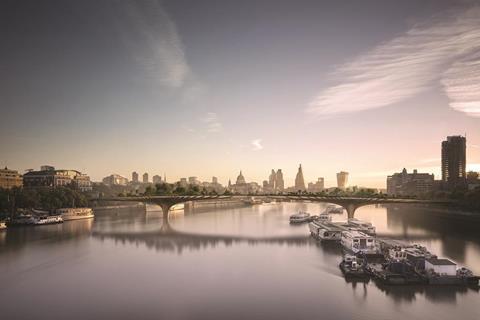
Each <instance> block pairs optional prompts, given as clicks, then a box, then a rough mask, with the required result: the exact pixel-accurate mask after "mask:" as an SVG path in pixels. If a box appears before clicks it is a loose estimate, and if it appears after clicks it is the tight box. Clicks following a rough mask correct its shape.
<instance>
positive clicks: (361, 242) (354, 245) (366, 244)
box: [341, 231, 377, 254]
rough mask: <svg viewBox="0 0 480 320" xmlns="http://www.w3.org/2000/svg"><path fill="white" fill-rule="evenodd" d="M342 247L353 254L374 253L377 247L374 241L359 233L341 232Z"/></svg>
mask: <svg viewBox="0 0 480 320" xmlns="http://www.w3.org/2000/svg"><path fill="white" fill-rule="evenodd" d="M341 243H342V246H343V247H344V248H345V249H346V250H349V251H352V252H353V253H359V252H363V253H368V254H370V253H376V252H377V246H376V242H375V239H374V238H373V237H371V236H369V235H368V234H366V233H363V232H360V231H343V232H342V239H341Z"/></svg>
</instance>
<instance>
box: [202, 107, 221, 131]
mask: <svg viewBox="0 0 480 320" xmlns="http://www.w3.org/2000/svg"><path fill="white" fill-rule="evenodd" d="M202 121H203V122H205V123H206V126H207V132H212V133H213V132H221V131H222V130H223V125H222V123H221V122H220V119H219V118H218V115H217V114H216V113H215V112H208V113H207V115H206V116H205V117H204V118H203V119H202Z"/></svg>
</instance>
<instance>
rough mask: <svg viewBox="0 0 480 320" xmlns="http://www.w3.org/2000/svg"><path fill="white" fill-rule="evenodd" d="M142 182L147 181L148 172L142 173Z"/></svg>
mask: <svg viewBox="0 0 480 320" xmlns="http://www.w3.org/2000/svg"><path fill="white" fill-rule="evenodd" d="M143 183H148V173H146V172H145V173H144V174H143Z"/></svg>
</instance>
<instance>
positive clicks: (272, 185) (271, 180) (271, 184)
mask: <svg viewBox="0 0 480 320" xmlns="http://www.w3.org/2000/svg"><path fill="white" fill-rule="evenodd" d="M276 185H277V174H276V173H275V170H273V169H272V173H270V176H269V177H268V187H269V189H270V190H271V191H274V190H275V188H276Z"/></svg>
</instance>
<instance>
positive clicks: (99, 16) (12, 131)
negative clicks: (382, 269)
mask: <svg viewBox="0 0 480 320" xmlns="http://www.w3.org/2000/svg"><path fill="white" fill-rule="evenodd" d="M0 8H1V10H0V20H1V21H2V25H3V26H4V28H0V39H1V42H2V47H3V48H4V50H1V51H0V105H1V106H2V110H1V114H2V116H1V117H0V143H1V145H2V152H1V153H0V165H2V166H6V165H7V166H8V167H9V168H12V169H16V170H19V171H20V172H22V173H23V171H24V170H26V169H38V168H39V167H40V166H41V165H45V164H48V165H53V166H55V167H57V168H66V169H77V170H80V171H82V172H85V173H87V174H88V175H89V176H90V177H91V178H92V180H94V181H100V180H101V179H102V178H103V177H105V176H107V175H110V174H112V173H117V174H120V175H122V176H125V177H127V178H128V179H130V178H131V172H132V171H136V172H138V173H139V174H143V173H144V172H148V173H149V175H150V179H151V177H152V176H153V175H155V174H158V175H161V176H162V177H163V175H164V174H166V175H167V180H168V181H169V182H173V181H177V180H178V179H179V178H181V177H189V176H197V177H198V178H199V179H200V180H208V181H210V180H211V177H212V176H216V177H218V178H219V181H220V182H221V183H222V184H226V183H227V182H228V179H231V180H232V182H234V181H235V179H236V177H237V175H238V172H239V171H240V170H242V171H243V174H244V176H245V178H246V179H247V181H256V182H258V183H261V182H262V181H263V180H266V179H267V178H268V175H269V173H270V170H271V169H282V171H283V173H284V177H285V184H286V186H291V185H293V181H294V178H295V174H296V172H297V168H298V165H299V164H300V163H301V164H302V167H303V170H304V176H305V181H306V182H307V183H308V182H313V181H316V180H317V178H318V177H324V178H325V184H326V186H328V187H331V186H335V185H336V178H335V174H336V172H339V171H347V172H349V173H350V178H349V184H350V185H360V186H369V187H378V188H385V181H386V176H387V175H389V174H392V173H394V172H399V171H401V170H402V169H403V168H407V170H408V171H409V172H411V171H412V170H413V169H418V171H419V172H429V173H434V174H435V178H436V179H440V156H441V155H440V153H441V142H442V141H443V140H444V139H445V138H446V137H447V136H450V135H466V136H467V170H475V171H480V130H479V129H478V128H480V84H479V83H480V60H479V58H480V5H479V4H478V2H477V1H464V0H462V1H460V0H459V1H446V0H445V1H434V0H425V1H421V2H419V1H413V0H411V1H401V2H399V1H393V0H392V1H388V0H383V1H380V0H377V1H362V2H359V1H339V2H335V3H333V2H323V1H252V2H241V3H239V2H238V1H202V2H201V3H200V2H192V1H182V0H180V1H163V2H159V1H158V2H157V1H105V2H98V1H81V2H77V1H69V0H67V1H51V0H47V1H41V2H40V1H25V0H20V1H2V3H1V4H0Z"/></svg>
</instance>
